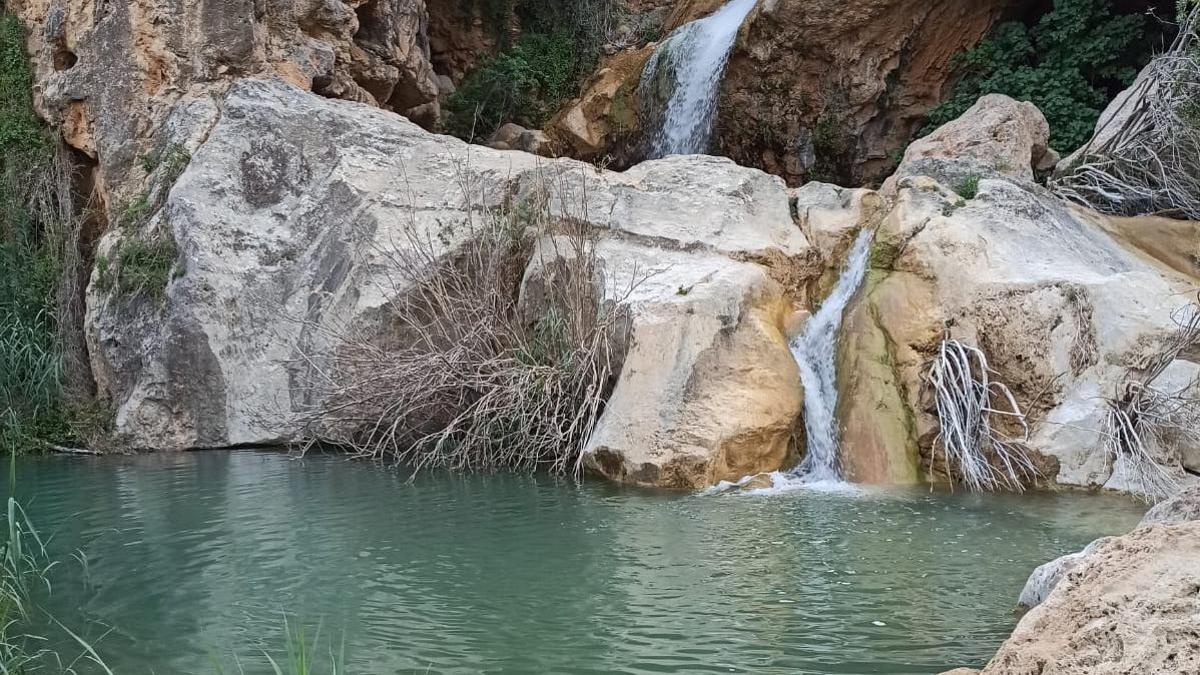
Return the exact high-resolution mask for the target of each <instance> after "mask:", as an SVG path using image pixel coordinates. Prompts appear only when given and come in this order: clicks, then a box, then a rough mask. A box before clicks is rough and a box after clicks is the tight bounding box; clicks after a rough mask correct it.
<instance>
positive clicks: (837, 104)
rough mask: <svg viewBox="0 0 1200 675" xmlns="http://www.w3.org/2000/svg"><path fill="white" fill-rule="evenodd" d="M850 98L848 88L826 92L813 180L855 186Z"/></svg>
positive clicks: (817, 129) (815, 128)
mask: <svg viewBox="0 0 1200 675" xmlns="http://www.w3.org/2000/svg"><path fill="white" fill-rule="evenodd" d="M848 110H849V99H848V95H847V94H846V91H845V89H844V88H842V87H840V86H838V87H833V88H831V89H830V90H828V91H826V92H825V101H824V104H823V109H822V110H821V113H820V115H818V116H817V120H816V122H815V123H814V124H813V128H812V147H813V156H814V157H815V158H816V163H815V164H814V165H813V168H812V172H811V178H812V180H817V181H822V182H826V183H839V184H842V185H846V184H850V183H854V182H856V181H855V176H854V175H853V174H854V159H855V156H854V155H855V147H854V146H855V137H854V132H853V130H852V127H851V125H850V122H849V119H848V118H849V112H848Z"/></svg>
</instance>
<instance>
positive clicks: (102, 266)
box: [96, 233, 183, 301]
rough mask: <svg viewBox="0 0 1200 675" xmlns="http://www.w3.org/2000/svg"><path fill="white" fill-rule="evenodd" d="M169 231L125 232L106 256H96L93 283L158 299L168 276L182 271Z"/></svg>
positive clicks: (108, 289) (129, 294) (128, 294)
mask: <svg viewBox="0 0 1200 675" xmlns="http://www.w3.org/2000/svg"><path fill="white" fill-rule="evenodd" d="M177 259H178V251H177V250H176V248H175V242H174V240H172V239H171V237H170V236H169V235H166V234H158V235H152V236H149V237H147V236H143V235H140V234H136V233H129V234H127V235H126V237H125V238H124V239H122V240H121V243H120V244H118V245H117V246H116V249H115V250H114V251H113V252H112V253H111V255H109V256H98V257H97V258H96V287H97V288H99V289H100V290H101V291H104V292H105V293H111V292H115V293H117V294H118V295H120V296H122V297H132V296H135V295H138V294H140V293H145V294H146V295H147V296H149V297H150V298H152V299H154V300H157V301H161V300H162V299H163V298H164V297H165V295H166V291H167V285H168V284H169V283H171V279H172V278H175V277H179V276H181V275H182V274H183V268H182V267H181V266H180V265H179V264H178V263H177V262H176V261H177Z"/></svg>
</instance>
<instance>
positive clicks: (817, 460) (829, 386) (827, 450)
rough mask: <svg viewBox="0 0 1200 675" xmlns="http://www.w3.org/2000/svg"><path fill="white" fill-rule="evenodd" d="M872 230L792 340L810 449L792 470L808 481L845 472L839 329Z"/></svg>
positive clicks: (857, 243)
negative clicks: (841, 441) (841, 450)
mask: <svg viewBox="0 0 1200 675" xmlns="http://www.w3.org/2000/svg"><path fill="white" fill-rule="evenodd" d="M873 234H874V233H873V232H872V231H871V230H867V229H864V230H863V231H862V232H861V233H859V235H858V238H857V239H856V240H855V241H854V246H853V248H851V249H850V256H849V258H848V259H847V261H846V266H845V268H844V269H843V270H842V274H841V277H840V278H839V279H838V282H837V285H836V286H834V288H833V292H832V293H830V294H829V297H828V298H826V299H825V302H824V303H823V304H822V305H821V308H820V309H819V310H817V313H816V314H813V315H812V318H810V319H809V320H808V324H807V325H805V327H804V332H803V333H801V334H800V335H799V336H798V337H797V338H796V339H795V340H793V341H792V344H791V347H792V354H793V355H794V356H795V357H796V363H797V364H799V366H800V379H801V381H802V382H803V383H804V427H805V430H806V431H807V434H808V454H806V455H805V456H804V461H802V462H801V463H800V466H798V467H796V468H795V469H793V470H792V472H791V473H792V475H793V476H795V477H797V478H800V479H802V480H804V481H806V482H820V481H836V480H840V479H841V478H842V466H841V461H840V459H839V457H838V427H837V418H836V411H837V401H838V391H837V365H836V361H837V346H838V334H839V333H840V332H841V327H842V313H843V312H844V311H845V309H846V305H847V304H849V302H850V299H851V298H852V297H854V294H855V292H856V291H858V288H859V286H862V282H863V278H864V277H866V274H867V261H868V258H869V257H870V253H871V240H872V238H873Z"/></svg>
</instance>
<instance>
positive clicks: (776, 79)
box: [717, 0, 1020, 185]
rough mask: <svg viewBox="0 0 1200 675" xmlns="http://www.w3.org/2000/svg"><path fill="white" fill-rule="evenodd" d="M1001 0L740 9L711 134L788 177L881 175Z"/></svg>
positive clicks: (778, 3) (726, 148) (819, 2)
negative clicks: (738, 33) (740, 25)
mask: <svg viewBox="0 0 1200 675" xmlns="http://www.w3.org/2000/svg"><path fill="white" fill-rule="evenodd" d="M1017 4H1020V3H1016V2H1014V1H1013V0H983V1H980V0H933V1H929V0H854V1H853V2H839V1H834V0H770V1H767V2H763V3H761V5H760V9H759V10H758V11H757V12H756V14H754V15H752V16H751V17H750V20H749V21H748V24H747V26H746V27H745V28H744V29H743V30H744V33H743V35H742V37H741V39H740V40H739V43H738V48H737V50H736V51H735V53H734V54H733V56H732V58H731V60H730V64H729V68H728V72H727V74H726V78H725V82H724V88H723V91H722V96H721V104H720V106H721V107H720V110H721V116H720V118H719V119H718V130H717V143H718V148H719V150H720V152H721V153H722V154H725V155H727V156H729V157H732V158H734V159H735V160H737V161H738V162H739V163H740V164H745V165H747V166H756V167H759V168H762V169H763V170H765V171H768V172H770V173H774V174H777V175H780V176H783V177H784V178H785V179H786V180H787V181H788V182H789V183H793V184H795V183H800V182H803V181H805V180H824V181H830V182H836V183H840V184H843V185H850V184H859V183H861V182H863V181H868V182H870V181H873V180H879V179H882V178H883V177H884V176H885V175H886V174H887V172H889V171H890V170H891V169H892V167H893V166H894V165H895V161H894V153H895V152H896V151H898V150H900V149H903V147H904V146H905V145H906V144H907V143H908V141H909V140H910V139H911V138H912V136H913V134H914V133H915V132H916V131H917V130H918V129H919V128H920V126H921V125H922V124H924V116H925V114H926V112H928V110H929V109H930V108H931V107H933V106H934V105H936V104H937V103H938V102H940V101H941V99H942V96H943V94H944V93H946V88H947V84H948V81H949V80H950V77H951V75H952V72H951V65H952V64H951V59H952V58H953V57H954V55H955V54H957V53H959V52H960V51H962V50H964V49H967V48H970V47H972V46H974V45H975V44H976V43H977V42H978V41H979V40H980V39H982V38H983V37H984V36H985V35H986V34H987V33H988V31H989V30H990V29H991V28H992V26H993V25H994V24H995V23H996V22H997V20H998V19H1000V18H1001V17H1002V16H1003V15H1004V13H1005V12H1006V11H1008V10H1010V9H1011V8H1013V7H1014V6H1015V5H1017Z"/></svg>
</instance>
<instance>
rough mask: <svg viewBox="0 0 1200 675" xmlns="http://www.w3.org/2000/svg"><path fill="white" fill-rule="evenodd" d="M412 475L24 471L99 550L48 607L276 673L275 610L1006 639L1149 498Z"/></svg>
mask: <svg viewBox="0 0 1200 675" xmlns="http://www.w3.org/2000/svg"><path fill="white" fill-rule="evenodd" d="M406 479H407V474H403V473H397V472H394V471H389V470H385V469H381V468H380V467H378V466H373V465H368V464H357V463H351V462H347V461H346V460H344V459H341V458H335V457H311V458H309V459H306V460H304V461H293V460H289V459H288V458H287V457H285V456H282V455H277V454H269V453H258V452H249V451H246V452H232V453H196V454H186V455H160V456H143V457H126V458H101V459H80V458H47V459H40V460H29V461H26V462H25V463H24V464H22V465H21V470H20V475H19V479H18V482H19V488H18V489H19V490H20V492H21V493H22V494H23V495H24V496H25V497H26V498H27V499H29V500H30V501H31V503H30V506H29V512H30V515H31V516H32V517H33V519H34V520H35V522H36V523H37V525H38V527H39V528H40V529H41V530H42V531H43V532H50V531H53V532H55V537H54V540H53V542H52V544H51V547H52V549H53V550H55V551H57V552H59V553H61V554H64V555H65V554H69V553H70V552H71V551H74V550H76V549H81V550H82V551H83V552H84V553H85V556H84V557H83V559H84V560H85V561H86V564H84V563H81V562H80V561H77V560H74V559H70V558H68V559H67V561H66V562H65V563H64V564H63V565H61V566H60V567H59V568H57V569H56V570H55V573H54V593H53V596H52V597H51V599H50V601H49V606H50V609H51V610H52V611H53V612H54V613H55V615H56V616H58V618H59V619H60V620H62V621H63V622H64V623H65V624H67V625H68V626H70V627H72V628H73V629H75V630H77V631H79V632H81V633H82V634H83V635H85V636H87V637H89V638H90V639H93V640H95V639H99V642H98V649H99V651H100V652H101V654H102V655H103V656H104V658H105V659H106V661H107V662H108V664H109V666H110V667H112V668H113V670H114V671H115V672H116V673H118V674H123V673H160V674H165V673H181V674H191V673H214V672H217V669H216V667H215V666H214V660H215V661H217V662H220V663H223V664H224V669H225V672H230V671H231V670H232V671H233V672H236V667H235V666H234V665H233V658H234V657H235V656H237V657H238V659H239V660H240V662H241V665H242V667H243V668H244V669H245V672H247V673H267V672H270V670H269V668H268V666H267V664H266V661H265V659H264V658H263V657H262V651H263V650H267V651H271V652H273V653H274V652H276V651H277V650H278V649H279V648H280V646H281V645H282V643H283V638H282V630H283V629H282V626H283V619H282V616H283V614H284V612H287V613H288V614H289V615H291V617H292V621H293V622H299V623H302V624H303V625H305V626H306V632H307V634H308V636H309V637H310V638H311V637H312V636H313V634H314V632H315V630H316V628H317V626H318V624H319V626H320V631H321V637H320V641H321V644H322V646H321V650H322V652H323V653H327V650H328V649H329V646H330V641H329V640H328V639H327V638H330V637H332V638H333V642H334V644H335V645H337V644H340V642H341V640H342V638H343V637H344V640H345V652H346V660H347V662H348V666H349V668H348V670H349V671H350V672H351V673H371V674H374V673H379V674H392V673H481V672H487V673H703V672H722V673H936V672H940V671H941V670H945V669H948V668H950V667H954V666H962V665H972V666H978V665H981V664H982V663H983V662H985V661H986V660H987V658H988V657H989V656H990V655H991V654H992V653H994V651H995V649H996V648H997V647H998V646H999V644H1000V642H1001V641H1002V640H1003V639H1004V637H1006V636H1007V634H1008V633H1009V632H1010V631H1011V629H1012V627H1013V625H1014V623H1015V618H1014V615H1013V613H1012V606H1013V603H1014V602H1015V600H1016V597H1017V595H1018V593H1019V591H1020V589H1021V586H1022V584H1023V583H1024V580H1025V578H1026V576H1027V575H1028V573H1029V572H1030V571H1031V570H1032V569H1033V568H1034V567H1035V566H1036V565H1038V564H1040V563H1042V562H1045V561H1047V560H1050V559H1051V558H1053V557H1055V556H1057V555H1059V554H1062V553H1064V552H1068V551H1072V550H1076V549H1078V548H1080V547H1081V546H1083V545H1084V544H1086V543H1087V542H1089V541H1091V540H1092V539H1094V538H1096V537H1098V536H1101V535H1106V534H1114V533H1119V532H1122V531H1124V530H1127V529H1128V528H1130V527H1132V526H1133V525H1134V523H1135V522H1136V520H1137V518H1138V517H1139V516H1140V513H1141V511H1142V509H1141V508H1140V507H1138V506H1137V505H1136V504H1133V503H1131V502H1128V501H1125V500H1123V499H1119V498H1113V497H1099V496H1095V495H1091V496H1089V495H1075V494H1061V495H1036V496H1035V495H1026V496H1020V497H1014V496H990V497H981V496H971V495H963V494H957V495H950V494H930V493H929V492H927V491H872V492H862V491H810V490H801V491H794V492H788V493H784V494H778V495H770V496H749V495H739V494H724V495H681V494H672V493H660V492H650V491H643V490H632V489H624V488H620V487H617V486H613V485H610V484H607V483H600V482H585V483H583V484H581V485H580V484H575V483H572V482H570V481H559V480H555V479H552V478H547V477H540V478H528V477H518V476H510V475H499V476H469V477H454V476H445V475H430V476H424V477H421V478H419V479H418V480H416V482H415V483H413V484H408V483H406ZM110 629H111V630H110ZM106 631H108V632H107V635H105V633H106ZM101 636H103V637H102V639H100V638H101ZM84 670H86V669H84Z"/></svg>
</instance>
